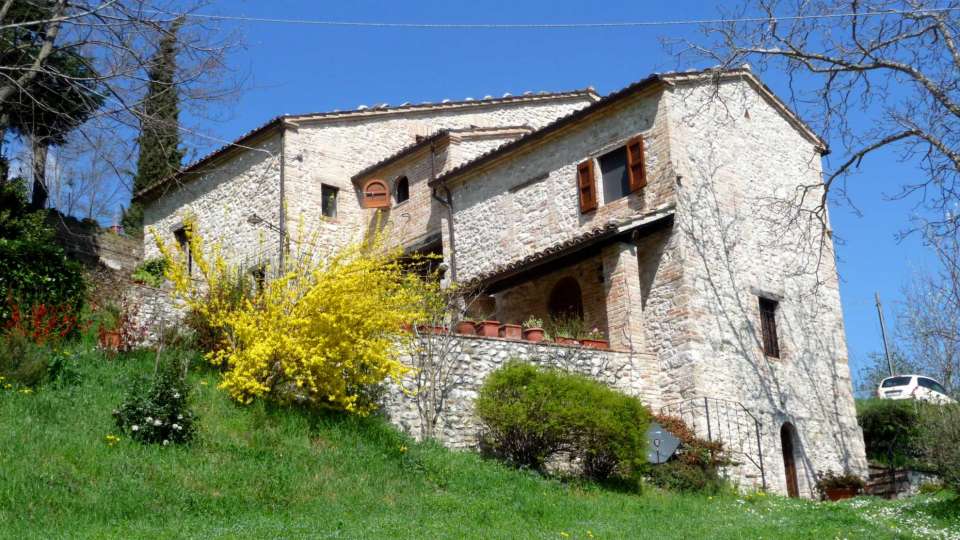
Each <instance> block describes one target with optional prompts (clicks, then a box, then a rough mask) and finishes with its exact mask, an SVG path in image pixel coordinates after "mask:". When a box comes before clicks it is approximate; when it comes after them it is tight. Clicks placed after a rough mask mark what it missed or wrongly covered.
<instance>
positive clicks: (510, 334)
mask: <svg viewBox="0 0 960 540" xmlns="http://www.w3.org/2000/svg"><path fill="white" fill-rule="evenodd" d="M499 335H500V337H502V338H507V339H521V338H522V337H523V327H522V326H520V325H519V324H511V323H503V324H501V325H500V332H499Z"/></svg>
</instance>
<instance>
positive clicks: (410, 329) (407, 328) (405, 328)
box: [400, 323, 413, 332]
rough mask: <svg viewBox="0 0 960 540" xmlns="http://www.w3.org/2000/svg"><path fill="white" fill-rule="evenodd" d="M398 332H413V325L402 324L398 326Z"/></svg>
mask: <svg viewBox="0 0 960 540" xmlns="http://www.w3.org/2000/svg"><path fill="white" fill-rule="evenodd" d="M400 330H402V331H404V332H413V325H412V324H410V323H403V324H401V325H400Z"/></svg>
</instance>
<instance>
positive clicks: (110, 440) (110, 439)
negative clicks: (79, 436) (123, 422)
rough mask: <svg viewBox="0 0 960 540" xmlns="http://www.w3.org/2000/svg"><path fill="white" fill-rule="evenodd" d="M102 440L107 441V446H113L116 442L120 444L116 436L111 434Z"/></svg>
mask: <svg viewBox="0 0 960 540" xmlns="http://www.w3.org/2000/svg"><path fill="white" fill-rule="evenodd" d="M104 440H106V441H107V446H113V445H115V444H117V443H118V442H120V437H117V436H116V435H114V434H112V433H111V434H109V435H107V436H106V437H104Z"/></svg>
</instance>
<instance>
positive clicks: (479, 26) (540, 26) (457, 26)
mask: <svg viewBox="0 0 960 540" xmlns="http://www.w3.org/2000/svg"><path fill="white" fill-rule="evenodd" d="M952 11H960V6H958V7H948V8H933V9H915V10H896V9H891V10H883V11H864V12H846V13H824V14H820V15H787V16H783V17H743V18H737V19H723V18H719V19H674V20H665V21H619V22H595V23H577V22H571V23H406V22H377V21H335V20H318V19H280V18H272V17H246V16H242V15H212V14H206V13H183V14H181V15H183V16H184V17H191V18H195V19H209V20H222V21H237V22H259V23H274V24H304V25H313V26H331V27H336V26H340V27H362V28H401V29H433V30H442V29H452V30H571V29H585V28H587V29H588V28H636V27H644V26H680V25H712V24H727V23H741V22H743V23H749V22H771V21H798V20H809V19H838V18H846V17H876V16H883V15H932V14H936V13H947V12H952Z"/></svg>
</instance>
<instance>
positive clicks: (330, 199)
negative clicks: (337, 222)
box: [320, 184, 340, 218]
mask: <svg viewBox="0 0 960 540" xmlns="http://www.w3.org/2000/svg"><path fill="white" fill-rule="evenodd" d="M339 192H340V190H339V189H337V188H335V187H333V186H328V185H326V184H323V185H321V186H320V211H321V212H323V216H324V217H328V218H335V217H337V194H338V193H339Z"/></svg>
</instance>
